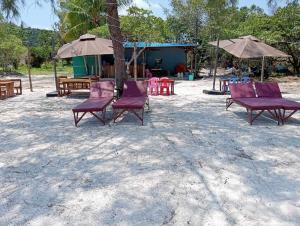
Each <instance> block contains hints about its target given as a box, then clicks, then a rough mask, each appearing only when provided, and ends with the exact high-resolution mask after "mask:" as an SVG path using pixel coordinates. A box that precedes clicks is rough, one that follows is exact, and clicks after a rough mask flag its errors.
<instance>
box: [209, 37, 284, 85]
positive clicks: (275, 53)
mask: <svg viewBox="0 0 300 226" xmlns="http://www.w3.org/2000/svg"><path fill="white" fill-rule="evenodd" d="M229 42H232V43H231V44H230V43H229ZM220 43H221V44H219V46H220V48H222V49H224V50H225V51H227V52H228V53H230V54H232V55H234V56H236V57H237V58H241V59H251V58H262V70H261V81H263V77H264V64H265V63H264V62H265V57H289V55H288V54H286V53H284V52H282V51H280V50H278V49H275V48H274V47H272V46H269V45H267V44H266V43H264V42H261V41H260V40H259V39H257V38H255V37H254V36H243V37H240V38H238V39H232V40H222V41H220ZM210 44H211V45H215V43H214V42H211V43H210Z"/></svg>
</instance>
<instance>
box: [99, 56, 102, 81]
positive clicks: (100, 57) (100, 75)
mask: <svg viewBox="0 0 300 226" xmlns="http://www.w3.org/2000/svg"><path fill="white" fill-rule="evenodd" d="M98 64H99V77H100V78H101V77H102V56H101V55H99V56H98Z"/></svg>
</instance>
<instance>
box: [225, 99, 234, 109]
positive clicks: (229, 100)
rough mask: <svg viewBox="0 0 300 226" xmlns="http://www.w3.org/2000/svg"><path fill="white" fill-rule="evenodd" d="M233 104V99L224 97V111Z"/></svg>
mask: <svg viewBox="0 0 300 226" xmlns="http://www.w3.org/2000/svg"><path fill="white" fill-rule="evenodd" d="M232 104H233V101H232V99H231V98H227V99H226V111H227V110H228V108H229V107H230V106H231V105H232Z"/></svg>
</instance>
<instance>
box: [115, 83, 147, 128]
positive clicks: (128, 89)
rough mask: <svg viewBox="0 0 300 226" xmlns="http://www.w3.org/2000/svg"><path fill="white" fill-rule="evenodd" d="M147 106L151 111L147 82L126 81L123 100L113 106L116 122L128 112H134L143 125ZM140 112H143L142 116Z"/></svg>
mask: <svg viewBox="0 0 300 226" xmlns="http://www.w3.org/2000/svg"><path fill="white" fill-rule="evenodd" d="M145 105H147V106H148V109H149V99H148V96H147V82H146V81H126V82H125V83H124V88H123V94H122V96H121V98H120V99H119V100H117V101H116V102H115V103H114V104H113V105H112V108H113V119H114V122H115V121H116V120H117V119H118V118H119V117H120V116H121V115H123V114H124V112H126V111H127V112H132V113H133V114H134V115H135V116H136V117H137V118H138V119H139V120H141V122H142V125H143V124H144V107H145ZM139 111H141V113H140V114H139Z"/></svg>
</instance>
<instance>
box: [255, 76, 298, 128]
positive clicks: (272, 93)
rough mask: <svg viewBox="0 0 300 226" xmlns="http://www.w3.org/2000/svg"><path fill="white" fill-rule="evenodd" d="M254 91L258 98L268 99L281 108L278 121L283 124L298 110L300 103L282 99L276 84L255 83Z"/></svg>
mask: <svg viewBox="0 0 300 226" xmlns="http://www.w3.org/2000/svg"><path fill="white" fill-rule="evenodd" d="M255 89H256V92H257V96H258V97H259V98H269V100H270V99H272V101H273V102H275V101H276V103H277V104H278V105H280V106H281V110H282V111H280V120H281V123H282V124H284V123H285V122H287V121H288V119H289V118H290V117H291V116H292V115H293V114H295V113H296V112H297V111H299V110H300V103H298V102H296V101H292V100H288V99H285V98H283V97H282V95H281V91H280V88H279V86H278V83H273V82H272V83H271V82H265V83H262V82H256V83H255Z"/></svg>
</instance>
